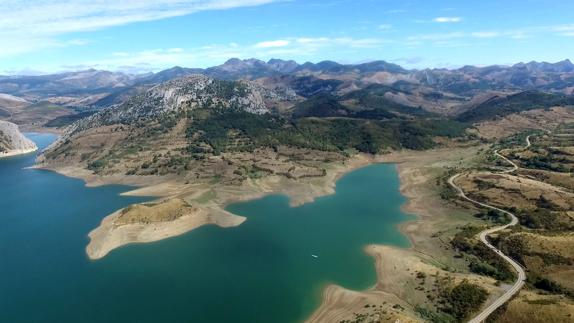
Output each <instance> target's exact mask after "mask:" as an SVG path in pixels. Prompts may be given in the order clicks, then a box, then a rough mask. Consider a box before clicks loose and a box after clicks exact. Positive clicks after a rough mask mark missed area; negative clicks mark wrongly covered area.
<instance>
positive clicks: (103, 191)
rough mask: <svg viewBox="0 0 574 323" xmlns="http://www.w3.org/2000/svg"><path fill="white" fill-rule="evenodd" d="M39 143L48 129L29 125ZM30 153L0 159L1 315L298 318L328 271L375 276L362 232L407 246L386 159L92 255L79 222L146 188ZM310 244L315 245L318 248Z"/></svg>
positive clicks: (88, 223) (366, 282)
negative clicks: (318, 185)
mask: <svg viewBox="0 0 574 323" xmlns="http://www.w3.org/2000/svg"><path fill="white" fill-rule="evenodd" d="M28 136H29V137H30V138H31V139H33V140H34V141H35V142H36V143H37V144H38V146H40V147H41V148H42V147H45V146H46V145H48V144H49V143H50V142H52V141H53V140H54V139H55V137H54V136H53V135H46V134H28ZM34 158H35V156H34V155H27V156H21V157H15V158H9V159H1V160H0V322H15V323H17V322H297V321H302V320H304V319H305V318H306V317H308V316H309V315H310V314H311V313H312V311H313V310H314V309H316V308H317V306H318V305H319V304H320V300H321V291H322V289H323V288H324V287H325V286H326V285H327V284H329V283H335V284H338V285H342V286H344V287H346V288H351V289H357V290H359V289H366V288H369V287H371V286H372V285H373V284H374V283H375V280H376V273H375V268H374V260H373V259H372V258H371V257H369V256H367V255H366V254H365V252H364V251H363V250H364V246H365V245H367V244H371V243H377V244H388V245H395V246H403V247H406V246H408V244H409V243H408V240H407V239H406V237H404V236H403V235H402V234H400V233H399V232H398V230H397V225H398V224H399V223H401V222H403V221H405V220H409V219H411V216H409V215H406V214H404V213H403V212H401V210H400V207H401V205H402V204H403V203H404V202H405V198H404V197H403V196H401V194H400V193H399V179H398V176H397V173H396V171H395V167H394V165H390V164H378V165H372V166H369V167H365V168H363V169H360V170H357V171H354V172H352V173H350V174H348V175H346V176H344V177H343V178H342V179H341V180H339V182H338V183H337V188H336V191H337V193H336V194H335V195H331V196H326V197H322V198H319V199H317V200H316V201H315V202H314V203H309V204H305V205H303V206H300V207H296V208H291V207H289V203H288V202H289V201H288V199H287V198H286V197H284V196H268V197H265V198H262V199H259V200H254V201H250V202H244V203H238V204H233V205H230V206H229V207H228V210H229V211H231V212H233V213H236V214H239V215H243V216H246V217H247V221H246V222H245V223H244V224H242V225H241V226H239V227H236V228H228V229H221V228H218V227H216V226H204V227H201V228H199V229H196V230H194V231H192V232H190V233H188V234H185V235H182V236H179V237H175V238H171V239H167V240H163V241H160V242H156V243H151V244H138V245H130V246H126V247H123V248H120V249H118V250H115V251H113V252H111V253H110V254H109V255H108V256H106V257H105V258H103V259H101V260H98V261H90V260H89V259H88V258H87V256H86V254H85V247H86V245H87V243H88V238H87V234H88V233H89V232H90V231H91V230H92V229H94V228H95V227H97V225H98V224H99V222H100V221H101V219H102V218H103V217H104V216H106V215H107V214H109V213H111V212H113V211H115V210H116V209H118V208H121V207H124V206H126V205H129V204H132V203H137V202H142V201H145V200H146V199H145V198H134V197H121V196H119V194H120V193H121V192H124V191H127V190H129V188H128V187H125V186H105V187H98V188H86V187H85V186H84V183H83V182H82V181H80V180H76V179H71V178H67V177H63V176H60V175H57V174H55V173H52V172H48V171H43V170H30V169H23V168H24V167H27V166H30V165H32V164H33V163H34ZM312 255H316V256H317V258H315V257H313V256H312Z"/></svg>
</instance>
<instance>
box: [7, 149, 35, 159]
mask: <svg viewBox="0 0 574 323" xmlns="http://www.w3.org/2000/svg"><path fill="white" fill-rule="evenodd" d="M37 150H38V148H31V149H15V150H10V151H6V152H0V158H4V157H12V156H19V155H25V154H29V153H33V152H35V151H37Z"/></svg>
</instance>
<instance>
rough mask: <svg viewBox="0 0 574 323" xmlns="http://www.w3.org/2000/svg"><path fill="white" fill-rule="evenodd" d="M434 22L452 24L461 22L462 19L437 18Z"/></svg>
mask: <svg viewBox="0 0 574 323" xmlns="http://www.w3.org/2000/svg"><path fill="white" fill-rule="evenodd" d="M432 21H434V22H438V23H452V22H461V21H462V18H461V17H436V18H434V19H433V20H432Z"/></svg>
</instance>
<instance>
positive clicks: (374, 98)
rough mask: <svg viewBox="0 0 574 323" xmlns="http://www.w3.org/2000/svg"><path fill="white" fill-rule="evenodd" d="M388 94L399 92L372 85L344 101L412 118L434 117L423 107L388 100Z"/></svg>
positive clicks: (354, 92)
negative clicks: (352, 101)
mask: <svg viewBox="0 0 574 323" xmlns="http://www.w3.org/2000/svg"><path fill="white" fill-rule="evenodd" d="M388 92H397V89H395V88H393V87H389V86H385V85H371V86H368V87H366V88H364V89H361V90H357V91H353V92H351V93H349V94H347V95H345V96H343V97H342V100H356V101H357V105H358V106H360V107H361V108H363V109H375V110H386V111H392V112H395V113H398V114H403V115H411V116H429V117H430V116H433V114H432V113H430V112H428V111H426V110H424V109H422V108H421V107H410V106H406V105H402V104H399V103H396V102H393V101H391V100H389V99H387V98H386V97H385V94H386V93H388Z"/></svg>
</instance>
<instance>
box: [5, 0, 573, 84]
mask: <svg viewBox="0 0 574 323" xmlns="http://www.w3.org/2000/svg"><path fill="white" fill-rule="evenodd" d="M0 42H1V44H2V46H0V74H40V73H53V72H59V71H71V70H83V69H88V68H96V69H105V70H113V71H123V72H128V73H145V72H150V71H152V72H156V71H159V70H162V69H166V68H170V67H173V66H184V67H209V66H214V65H218V64H222V63H223V62H225V61H226V60H227V59H229V58H233V57H237V58H258V59H262V60H268V59H270V58H281V59H293V60H296V61H297V62H300V63H303V62H306V61H311V62H319V61H322V60H334V61H337V62H340V63H361V62H367V61H373V60H385V61H389V62H393V63H396V64H399V65H402V66H404V67H406V68H427V67H431V68H442V67H446V68H455V67H460V66H463V65H479V66H484V65H492V64H504V65H509V64H513V63H517V62H521V61H523V62H527V61H532V60H536V61H549V62H556V61H560V60H563V59H567V58H573V59H574V1H572V0H480V1H477V0H464V1H463V0H456V1H455V0H450V1H437V0H404V1H391V0H0Z"/></svg>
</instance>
